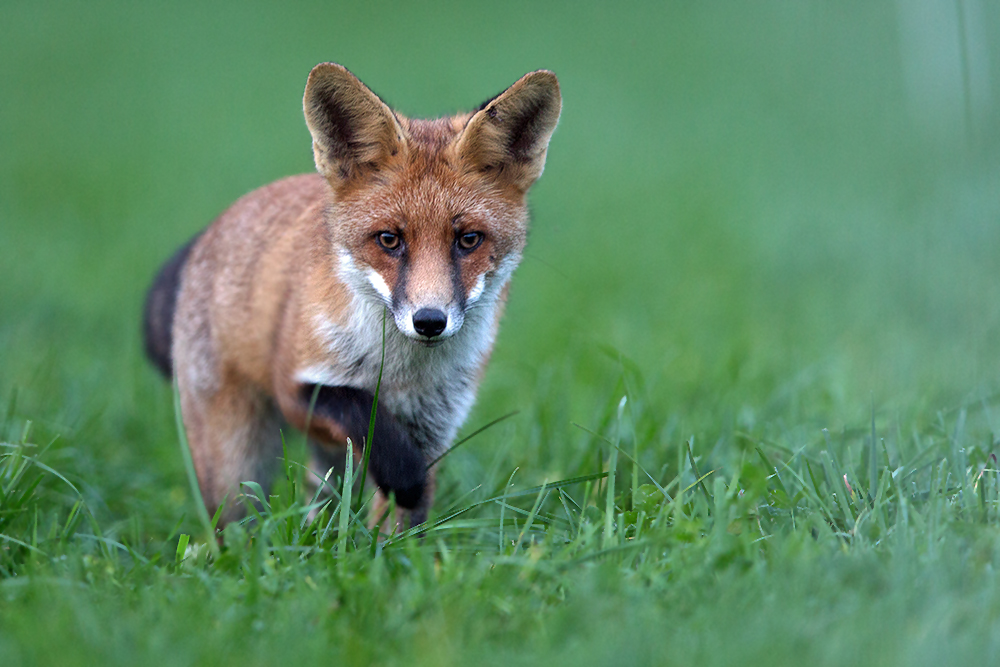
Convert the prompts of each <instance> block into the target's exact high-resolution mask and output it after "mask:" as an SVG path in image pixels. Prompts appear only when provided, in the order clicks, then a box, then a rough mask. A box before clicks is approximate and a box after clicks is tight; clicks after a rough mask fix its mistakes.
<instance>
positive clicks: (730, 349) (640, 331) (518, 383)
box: [0, 0, 1000, 505]
mask: <svg viewBox="0 0 1000 667" xmlns="http://www.w3.org/2000/svg"><path fill="white" fill-rule="evenodd" d="M0 11H2V19H0V62H2V67H0V90H2V95H0V266H2V267H3V272H2V279H0V399H2V400H3V401H5V402H6V403H8V404H11V405H12V406H13V407H12V411H13V412H14V413H15V414H17V415H20V416H22V417H25V418H30V419H33V420H35V421H36V422H38V423H40V424H43V425H47V427H48V428H49V430H50V431H51V432H52V433H53V434H59V435H62V436H63V438H64V439H69V440H70V441H72V442H74V443H75V444H77V445H78V449H77V450H74V451H76V452H77V456H78V459H77V461H76V463H75V464H74V465H75V466H77V467H76V469H75V470H74V472H76V473H79V474H80V475H81V476H83V477H85V478H86V481H87V483H88V484H89V485H92V486H93V487H94V488H96V489H97V490H98V495H100V496H102V497H104V499H105V501H106V502H108V503H109V504H111V505H115V504H121V503H124V502H126V499H132V498H133V497H134V495H135V494H139V495H143V494H146V495H149V496H151V497H152V498H157V497H166V496H164V495H163V494H162V492H161V490H157V489H156V488H155V486H150V483H151V482H152V483H155V484H162V483H164V482H166V481H168V480H169V483H170V485H172V486H174V487H175V489H176V488H182V483H183V478H182V477H181V476H180V474H179V471H180V467H179V462H177V461H175V459H176V454H175V452H176V449H175V444H174V441H173V438H174V433H173V425H172V406H171V404H170V399H169V390H168V389H167V387H166V386H165V385H164V384H163V383H162V382H161V381H160V380H159V378H157V377H156V376H155V374H154V373H153V372H152V371H151V370H150V369H149V368H148V367H147V365H146V364H145V362H144V361H143V359H142V358H141V348H140V340H139V336H138V331H139V310H140V304H141V301H142V298H143V294H144V290H145V289H146V287H147V285H148V283H149V281H150V279H151V276H152V274H153V273H154V271H155V270H156V269H157V267H158V266H159V264H160V263H161V262H162V261H163V260H164V259H165V258H166V257H167V256H168V255H169V254H170V253H171V252H172V251H173V250H174V249H175V248H176V247H177V246H178V245H179V244H181V243H182V242H183V241H185V240H186V239H187V238H188V237H190V236H191V235H192V234H194V233H195V232H196V231H198V230H199V229H201V228H202V227H203V226H204V225H205V224H207V223H208V222H209V221H210V220H211V219H212V218H214V217H215V216H216V215H217V214H218V213H219V212H221V211H222V210H223V209H224V208H225V207H226V206H228V205H229V204H230V203H231V202H232V201H233V200H235V199H236V198H237V197H239V196H240V195H242V194H244V193H246V192H248V191H250V190H251V189H253V188H256V187H258V186H260V185H263V184H265V183H267V182H269V181H271V180H273V179H276V178H279V177H282V176H285V175H288V174H292V173H297V172H304V171H309V170H311V169H312V168H313V167H312V163H311V154H310V143H309V136H308V133H307V131H306V129H305V126H304V122H303V119H302V112H301V95H302V89H303V86H304V82H305V78H306V75H307V74H308V72H309V70H310V68H311V67H312V66H313V65H314V64H316V63H317V62H320V61H326V60H332V61H337V62H340V63H342V64H344V65H346V66H347V67H348V68H350V69H351V70H352V71H353V72H355V73H356V74H357V75H358V76H359V77H360V78H361V79H362V80H363V81H365V82H366V83H367V84H368V85H369V86H371V87H372V88H373V89H374V90H375V91H376V92H378V93H380V94H381V95H383V96H384V98H385V99H386V100H387V101H388V102H389V103H390V104H391V105H393V106H395V107H396V108H398V109H400V110H401V111H403V112H404V113H407V114H409V115H412V116H435V115H438V114H443V113H450V112H453V111H455V110H458V109H468V108H472V107H473V106H475V105H476V104H478V103H479V102H480V101H482V100H483V99H486V98H488V97H490V96H492V95H493V94H495V93H496V92H498V91H500V90H502V89H503V88H505V87H506V86H507V85H509V84H510V83H512V82H513V81H515V80H516V79H517V78H518V77H520V76H521V75H522V74H523V73H525V72H526V71H530V70H533V69H538V68H548V69H552V70H554V71H555V72H556V73H557V74H558V75H559V77H560V82H561V85H562V90H563V95H564V111H563V116H562V119H561V122H560V126H559V129H558V131H557V132H556V134H555V137H554V139H553V141H552V144H551V148H550V151H549V159H548V164H547V167H546V173H545V175H544V177H543V178H542V179H541V180H540V181H539V183H538V184H537V185H536V187H535V188H534V190H533V191H532V193H531V203H532V211H533V228H532V233H531V238H530V242H529V247H528V251H527V255H526V258H525V261H524V263H523V265H522V267H521V269H520V270H519V272H518V274H517V275H516V277H515V281H514V286H513V290H512V295H511V302H510V308H509V310H508V312H507V315H506V317H505V321H504V324H503V327H502V333H501V336H500V339H499V343H498V345H497V349H496V354H495V356H494V359H493V362H492V366H491V368H490V371H489V373H488V375H487V379H486V382H485V385H484V387H483V390H482V392H481V394H480V400H479V403H478V406H477V410H476V412H475V414H474V416H473V418H472V419H471V420H470V425H474V424H480V423H484V422H485V421H488V420H489V419H491V418H493V417H495V416H497V415H500V414H503V413H505V412H507V411H508V410H510V409H522V410H528V411H529V412H532V411H534V412H539V413H552V414H555V415H557V417H558V418H557V419H555V420H543V421H541V422H538V421H535V420H532V419H531V418H527V419H521V420H520V421H519V422H518V423H516V424H511V425H508V426H507V427H506V428H508V429H509V430H508V431H506V432H504V431H502V430H501V432H500V435H498V436H497V439H498V440H502V441H504V442H508V441H510V440H511V439H513V440H516V441H517V442H520V443H521V445H513V448H514V450H515V452H516V454H514V455H512V457H513V458H512V461H513V462H514V464H517V463H518V462H521V463H523V464H525V465H526V466H527V467H528V469H529V470H531V469H533V468H540V469H544V468H545V467H547V466H548V467H552V468H556V469H558V468H560V467H563V466H562V463H561V462H560V461H561V458H560V457H562V458H565V456H564V454H566V453H567V452H568V453H569V454H570V455H571V456H570V457H571V458H575V457H576V456H577V455H578V452H575V450H574V448H573V446H572V445H573V439H574V438H576V439H577V440H579V437H578V435H577V434H575V432H574V431H573V430H572V429H571V428H570V427H569V426H568V423H569V421H578V422H581V423H584V424H591V425H594V424H595V417H594V414H595V411H600V410H601V409H602V406H604V405H605V404H606V403H607V400H608V397H609V396H610V395H611V394H613V393H614V392H615V391H618V389H616V388H615V386H616V385H615V382H616V378H617V377H618V376H619V375H620V368H621V364H622V363H626V362H627V360H631V361H632V362H634V364H636V365H637V367H638V368H639V369H641V375H642V377H643V378H644V381H645V386H644V387H643V392H644V396H646V397H647V400H648V406H649V407H650V409H651V412H652V413H653V414H654V419H653V423H651V425H650V428H651V429H654V430H655V429H666V430H668V431H670V432H671V433H672V432H673V430H677V433H680V434H683V432H684V431H685V430H693V429H696V428H697V429H702V428H704V429H706V430H708V431H709V433H710V435H712V434H711V431H712V430H713V429H715V428H716V426H717V428H718V429H723V428H724V426H723V425H724V424H731V423H733V421H734V420H737V421H738V420H742V421H741V422H740V423H742V424H744V425H746V423H751V424H752V423H755V422H756V421H759V420H762V419H763V420H767V419H772V420H773V419H780V420H781V421H782V423H786V424H802V423H814V422H815V423H818V424H819V425H820V426H830V427H831V428H843V427H844V425H845V424H851V423H853V422H852V420H858V419H863V418H864V415H866V414H867V411H868V410H870V407H871V404H872V403H874V404H875V405H876V406H878V408H879V409H880V410H882V409H885V410H887V411H888V412H887V414H890V415H892V414H897V413H900V412H903V413H912V414H916V413H918V412H919V411H921V410H924V409H927V408H934V409H936V408H938V407H942V406H952V405H955V404H956V403H958V402H960V401H962V400H965V397H966V396H967V395H969V394H972V395H975V394H976V393H977V392H983V391H989V390H991V389H992V388H995V387H996V384H997V377H998V371H1000V363H998V362H1000V336H998V335H997V334H998V327H1000V262H998V260H997V257H998V256H1000V195H998V193H1000V159H998V156H1000V150H998V149H1000V123H998V122H997V118H998V117H1000V115H998V104H1000V101H998V96H1000V87H998V85H997V83H996V77H997V76H998V73H1000V49H998V48H997V45H996V41H995V36H996V35H997V34H1000V9H998V7H997V6H996V5H994V4H992V3H986V2H980V1H979V0H965V1H964V2H957V3H956V2H943V1H936V0H935V1H932V0H928V1H926V2H898V3H885V2H874V3H872V2H864V3H861V2H858V3H836V4H834V3H826V2H799V3H786V2H758V3H752V4H745V5H737V4H736V3H693V2H672V3H666V2H664V3H653V2H622V3H615V4H612V3H592V2H574V3H536V2H513V3H506V4H504V5H502V6H499V5H491V4H486V3H454V4H448V3H437V4H434V5H418V4H417V3H390V2H371V3H366V4H364V5H363V6H362V5H361V4H347V5H343V6H340V5H338V4H336V3H292V4H288V5H280V6H279V5H278V4H271V3H254V2H241V3H228V4H227V3H181V2H178V3H169V4H167V3H165V4H136V3H113V2H99V3H94V2H90V3H74V2H65V3H55V2H47V3H37V2H13V1H10V0H8V2H5V3H4V6H3V9H2V10H0ZM623 359H624V360H625V361H623ZM15 394H16V395H15ZM539 424H542V426H539ZM551 424H556V427H555V432H550V431H551V429H550V426H549V425H551ZM539 429H541V430H542V431H543V432H542V433H537V431H538V430H539ZM671 429H673V430H671ZM532 434H534V435H532ZM664 437H667V436H664ZM552 439H556V440H558V441H559V442H561V443H569V445H570V446H568V447H564V448H561V449H558V450H552V451H558V452H560V453H559V454H551V455H550V454H549V453H547V452H548V446H547V445H546V443H549V442H550V441H552ZM525 443H527V444H525ZM490 447H491V445H490V444H489V443H487V444H485V445H483V448H484V449H485V450H487V451H488V450H489V448H490ZM518 447H520V450H519V449H518ZM471 449H472V448H471V447H470V450H471ZM95 452H97V454H96V455H95V454H94V453H95ZM67 455H68V454H67ZM652 456H653V458H654V459H655V452H654V454H653V455H652ZM461 458H462V457H459V456H456V459H461ZM469 461H471V463H469V465H473V466H474V464H475V458H474V457H473V458H472V459H469V460H468V461H467V463H468V462H469ZM455 465H460V464H455ZM164 471H165V472H164ZM539 474H541V473H540V472H539ZM112 480H118V481H117V482H115V481H112ZM119 487H128V489H130V490H128V491H127V492H126V491H125V490H123V488H119ZM175 500H176V495H175Z"/></svg>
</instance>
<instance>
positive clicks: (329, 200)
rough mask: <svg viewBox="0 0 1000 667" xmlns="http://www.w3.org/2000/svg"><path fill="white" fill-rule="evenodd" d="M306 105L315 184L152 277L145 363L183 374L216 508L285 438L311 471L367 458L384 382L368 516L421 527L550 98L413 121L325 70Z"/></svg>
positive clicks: (228, 223) (511, 251) (491, 317)
mask: <svg viewBox="0 0 1000 667" xmlns="http://www.w3.org/2000/svg"><path fill="white" fill-rule="evenodd" d="M303 108H304V112H305V118H306V124H307V125H308V127H309V131H310V133H311V135H312V139H313V156H314V159H315V162H316V168H317V171H318V172H319V173H318V174H313V175H304V176H294V177H290V178H286V179H283V180H281V181H277V182H275V183H272V184H270V185H267V186H265V187H263V188H260V189H259V190H256V191H254V192H251V193H250V194H248V195H246V196H244V197H243V198H241V199H240V200H238V201H237V202H236V203H235V204H233V205H232V206H231V207H230V208H229V209H228V210H227V211H226V212H224V213H223V214H222V215H221V216H220V217H219V218H218V219H216V220H215V221H214V222H213V223H212V224H211V225H210V226H209V227H208V228H207V229H206V230H205V231H204V232H202V233H201V234H199V235H198V236H197V237H196V238H195V239H194V240H192V241H191V242H190V243H189V244H188V245H186V246H185V247H184V248H182V249H181V250H180V251H178V252H177V253H176V254H175V255H174V257H173V258H171V260H170V261H168V262H167V263H166V264H165V265H164V267H163V268H162V269H161V270H160V273H159V274H158V275H157V277H156V279H155V280H154V283H153V286H152V287H151V289H150V291H149V294H148V296H147V300H146V308H145V318H144V333H145V339H146V349H147V352H148V354H149V356H150V358H151V359H152V360H153V362H154V364H155V365H156V366H157V368H159V369H160V370H161V371H162V372H163V373H164V374H165V375H167V376H168V377H169V376H171V375H172V376H174V377H175V378H176V381H177V387H178V392H179V394H180V403H181V414H182V417H183V421H184V427H185V430H186V432H187V437H188V442H189V443H190V446H191V453H192V457H193V459H194V463H195V468H196V470H197V473H198V481H199V484H200V486H201V490H202V494H203V496H204V498H205V502H206V505H207V506H208V509H209V511H210V512H214V511H215V509H216V508H217V507H218V506H219V505H220V504H222V503H223V502H224V499H226V498H229V499H230V500H232V499H233V498H235V497H236V496H237V494H238V492H239V485H240V483H241V482H243V481H248V480H253V481H256V482H258V483H260V484H261V485H262V486H264V488H265V489H266V488H267V485H268V482H269V481H270V478H271V476H272V474H273V472H274V468H275V467H276V465H277V462H278V457H279V456H280V455H281V436H280V429H281V428H282V427H283V426H284V425H291V426H294V427H295V428H298V429H300V430H303V431H305V432H307V433H308V435H309V440H310V444H311V446H312V450H313V467H314V469H316V470H318V471H319V472H320V473H322V472H324V471H325V470H326V469H327V468H329V467H331V465H334V464H336V462H337V459H338V457H340V456H342V447H343V444H344V443H345V442H347V441H348V439H349V440H350V442H351V443H352V444H353V445H354V447H356V448H357V451H358V454H360V453H361V448H362V445H363V442H364V439H365V438H366V437H367V433H368V427H369V421H370V417H371V414H372V407H373V405H374V404H375V401H374V392H375V388H376V384H377V383H378V382H379V378H381V389H380V395H379V401H378V405H377V408H376V413H375V420H374V437H373V442H372V447H371V459H370V468H369V469H370V471H371V474H372V477H373V478H374V481H375V484H376V485H377V486H378V494H377V502H376V508H375V511H374V513H373V514H374V518H378V516H379V515H380V514H381V509H382V508H383V507H384V506H385V505H386V503H387V502H388V497H389V495H390V494H392V495H394V496H395V498H396V502H397V505H398V506H399V507H400V508H402V509H401V510H400V513H399V514H398V516H397V518H396V520H397V522H399V523H402V524H415V523H419V522H421V521H423V520H425V519H426V516H427V512H428V510H429V508H430V506H431V503H432V500H433V493H434V469H433V467H429V465H430V463H431V462H432V461H433V460H434V459H436V458H437V457H438V456H440V455H441V454H442V453H443V452H444V451H446V450H447V448H448V447H449V446H450V445H451V442H452V441H453V439H454V437H455V434H456V433H457V431H458V428H459V427H460V426H461V424H462V423H463V422H464V420H465V418H466V416H467V415H468V412H469V410H470V408H471V406H472V403H473V401H474V399H475V393H476V389H477V386H478V383H479V380H480V378H481V377H482V374H483V371H484V369H485V366H486V362H487V360H488V358H489V355H490V351H491V349H492V346H493V341H494V339H495V337H496V330H497V326H498V323H499V319H500V315H501V313H502V310H503V304H504V301H505V298H506V291H507V285H508V282H509V280H510V277H511V274H512V273H513V271H514V269H515V268H516V267H517V264H518V262H519V261H520V259H521V253H522V250H523V248H524V243H525V239H526V236H527V207H526V202H525V195H526V193H527V191H528V189H529V188H530V186H531V184H532V183H534V181H535V180H536V179H537V178H538V177H539V176H540V175H541V173H542V170H543V168H544V164H545V155H546V151H547V147H548V143H549V139H550V137H551V135H552V132H553V130H554V129H555V126H556V123H557V121H558V118H559V113H560V108H561V98H560V93H559V84H558V82H557V80H556V78H555V75H553V74H552V73H551V72H546V71H538V72H532V73H530V74H527V75H525V76H524V77H522V78H521V79H520V80H519V81H517V82H516V83H515V84H514V85H513V86H511V87H510V88H508V89H507V90H506V91H504V92H503V93H501V94H500V95H498V96H496V97H494V98H492V99H491V100H488V101H487V102H485V103H484V104H483V105H481V106H480V107H479V109H477V110H476V111H474V112H472V113H465V114H459V115H456V116H452V117H447V118H440V119H436V120H415V119H408V118H406V117H405V116H402V115H401V114H398V113H396V112H393V111H392V110H391V109H389V107H388V106H386V104H385V103H384V102H383V101H382V100H381V99H379V98H378V97H377V96H376V95H375V94H374V93H372V92H371V91H370V90H369V89H368V88H367V87H365V85H364V84H362V83H361V82H360V81H359V80H358V79H357V78H355V77H354V75H353V74H351V73H350V72H348V71H347V70H346V69H345V68H343V67H341V66H340V65H336V64H333V63H324V64H320V65H317V66H316V67H315V68H314V69H313V71H312V72H311V73H310V75H309V80H308V82H307V84H306V91H305V97H304V100H303ZM387 320H388V323H387ZM383 353H384V362H383V360H382V357H383ZM242 513H243V512H242V508H240V507H238V506H237V505H236V504H234V503H232V502H229V503H227V507H226V508H225V510H224V513H223V520H224V521H231V520H234V519H236V518H239V517H240V516H241V515H242Z"/></svg>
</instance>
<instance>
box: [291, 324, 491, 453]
mask: <svg viewBox="0 0 1000 667" xmlns="http://www.w3.org/2000/svg"><path fill="white" fill-rule="evenodd" d="M321 324H322V326H319V327H317V330H318V333H319V335H320V336H321V337H322V343H323V350H324V354H323V357H322V358H321V359H313V360H311V363H309V364H308V365H305V366H304V367H301V368H300V370H299V371H298V372H297V373H296V379H297V380H298V381H299V382H306V383H315V384H323V385H327V386H345V387H352V388H356V389H362V390H364V391H367V392H370V393H372V394H374V393H375V390H376V387H378V391H379V401H378V403H379V409H386V410H388V411H389V412H391V413H392V415H393V416H394V417H395V418H396V420H397V421H398V422H400V424H401V425H402V426H403V427H404V428H406V430H407V431H408V432H409V434H410V436H411V437H412V438H413V439H414V441H415V442H416V444H417V445H418V446H419V447H420V448H421V449H422V450H424V452H425V453H427V455H428V456H429V457H436V456H438V455H440V454H441V453H443V452H444V451H445V450H446V449H447V448H448V447H449V446H450V444H451V442H452V441H453V440H454V438H455V435H456V433H457V432H458V429H459V428H460V427H461V425H462V423H463V422H464V421H465V419H466V417H467V416H468V414H469V411H470V410H471V408H472V405H473V403H474V402H475V395H476V389H477V385H478V380H479V376H480V374H481V369H482V366H483V364H484V363H485V359H486V356H487V355H488V353H489V349H490V348H491V347H492V342H493V341H492V335H491V332H489V331H478V327H477V326H476V324H477V323H476V322H466V327H463V330H462V331H460V332H459V334H458V335H456V336H454V337H453V338H451V339H448V340H446V341H445V342H444V343H443V344H441V345H438V346H435V347H425V346H422V345H419V344H417V343H414V342H413V341H411V340H409V339H408V338H406V337H405V336H403V335H402V334H401V333H400V332H399V331H398V330H396V328H395V327H394V326H393V324H392V323H391V321H390V323H387V324H386V327H385V333H384V336H383V328H382V326H381V322H379V324H378V326H377V327H371V328H365V329H363V330H360V331H359V330H358V328H355V327H336V326H332V325H326V324H325V323H321ZM469 325H471V326H469ZM373 329H374V330H373Z"/></svg>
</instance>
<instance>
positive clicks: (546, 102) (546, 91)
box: [457, 70, 562, 192]
mask: <svg viewBox="0 0 1000 667" xmlns="http://www.w3.org/2000/svg"><path fill="white" fill-rule="evenodd" d="M561 109H562V97H561V95H560V93H559V80H558V79H556V75H555V74H553V73H552V72H549V71H546V70H539V71H537V72H531V73H530V74H525V75H524V76H523V77H521V79H520V80H519V81H518V82H517V83H515V84H514V85H513V86H511V87H510V88H508V89H507V90H505V91H504V92H503V93H501V94H500V95H497V96H496V97H494V98H493V99H492V100H489V101H487V102H485V103H484V104H483V105H482V106H481V107H480V108H479V111H477V112H476V113H475V115H473V116H472V118H471V119H470V120H469V122H468V124H467V125H466V126H465V129H464V130H463V132H462V135H461V137H459V139H458V146H457V150H458V154H459V156H460V157H461V158H462V159H463V160H464V161H466V163H467V164H470V165H472V166H473V167H474V168H475V169H477V170H479V171H481V172H492V173H494V174H496V178H497V179H498V180H500V181H502V182H505V183H510V184H511V185H513V186H514V187H516V188H518V189H519V190H521V191H522V192H525V191H527V190H528V188H529V187H531V184H532V183H534V182H535V180H536V179H537V178H538V177H539V176H541V175H542V170H543V169H544V168H545V153H546V150H547V149H548V146H549V139H550V138H551V137H552V132H553V131H554V130H555V129H556V123H558V122H559V112H560V110H561Z"/></svg>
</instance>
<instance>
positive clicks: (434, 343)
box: [410, 337, 448, 347]
mask: <svg viewBox="0 0 1000 667" xmlns="http://www.w3.org/2000/svg"><path fill="white" fill-rule="evenodd" d="M410 340H412V341H413V342H414V343H416V344H417V345H420V346H421V347H438V346H439V345H443V344H444V342H445V341H446V340H448V339H447V338H444V337H442V338H411V339H410Z"/></svg>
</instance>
